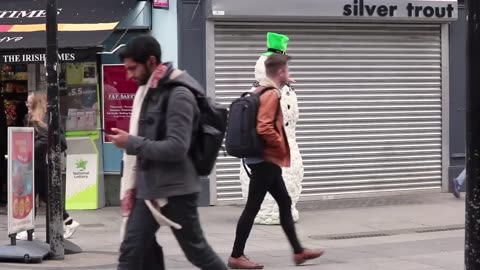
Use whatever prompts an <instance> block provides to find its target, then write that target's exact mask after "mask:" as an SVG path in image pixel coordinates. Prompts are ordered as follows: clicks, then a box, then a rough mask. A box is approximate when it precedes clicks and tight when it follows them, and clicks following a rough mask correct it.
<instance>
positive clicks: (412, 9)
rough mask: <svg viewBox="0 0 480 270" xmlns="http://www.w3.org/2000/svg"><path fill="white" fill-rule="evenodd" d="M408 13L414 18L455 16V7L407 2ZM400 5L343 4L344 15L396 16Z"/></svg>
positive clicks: (355, 2) (362, 0)
mask: <svg viewBox="0 0 480 270" xmlns="http://www.w3.org/2000/svg"><path fill="white" fill-rule="evenodd" d="M404 8H405V11H406V15H407V16H408V17H413V18H453V17H454V11H455V7H454V6H453V5H452V4H448V5H444V6H430V5H416V4H413V3H407V4H406V6H405V7H404ZM398 10H399V7H398V5H378V4H367V3H366V1H364V0H354V1H353V4H347V5H345V6H343V15H344V16H366V17H396V15H397V11H398Z"/></svg>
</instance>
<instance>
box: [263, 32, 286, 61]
mask: <svg viewBox="0 0 480 270" xmlns="http://www.w3.org/2000/svg"><path fill="white" fill-rule="evenodd" d="M289 40H290V39H289V38H288V37H287V36H285V35H282V34H277V33H272V32H268V33H267V49H268V51H267V52H266V53H264V54H263V55H264V56H270V55H272V54H274V53H281V54H285V53H286V52H287V46H288V41H289Z"/></svg>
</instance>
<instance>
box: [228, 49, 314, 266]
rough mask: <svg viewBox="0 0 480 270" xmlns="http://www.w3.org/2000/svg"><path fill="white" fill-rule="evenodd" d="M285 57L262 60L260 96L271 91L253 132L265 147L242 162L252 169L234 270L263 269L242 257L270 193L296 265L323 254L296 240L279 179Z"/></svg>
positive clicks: (285, 151)
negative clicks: (262, 77)
mask: <svg viewBox="0 0 480 270" xmlns="http://www.w3.org/2000/svg"><path fill="white" fill-rule="evenodd" d="M289 60H290V57H289V56H287V55H285V54H273V55H271V56H269V57H268V58H267V59H266V61H265V71H266V75H267V78H264V79H263V80H261V81H260V82H259V84H260V87H259V88H258V89H257V90H255V92H257V93H259V92H261V91H262V90H264V89H266V88H272V87H273V88H274V89H272V90H268V91H266V92H264V93H263V94H262V95H261V96H260V106H259V108H258V113H257V125H256V131H257V133H258V135H260V137H262V139H263V141H264V143H265V145H264V150H263V155H262V156H259V157H253V158H246V159H245V163H246V164H247V166H248V167H249V168H250V170H251V177H250V186H249V192H248V199H247V203H246V206H245V209H244V210H243V213H242V215H241V216H240V219H239V221H238V224H237V232H236V237H235V243H234V246H233V251H232V254H231V257H230V258H229V260H228V266H229V267H230V268H233V269H263V267H264V266H263V265H262V264H259V263H255V262H253V261H250V260H249V259H248V258H247V257H246V256H245V254H244V249H245V245H246V242H247V239H248V236H249V234H250V232H251V230H252V226H253V222H254V219H255V216H256V215H257V213H258V211H259V210H260V206H261V204H262V202H263V200H264V198H265V195H266V194H267V192H269V193H270V194H271V195H272V197H273V198H274V199H275V201H276V202H277V204H278V207H279V210H280V211H279V212H280V223H281V225H282V228H283V230H284V232H285V234H286V235H287V238H288V240H289V242H290V244H291V246H292V248H293V251H294V256H293V259H294V262H295V264H297V265H300V264H303V263H304V262H305V261H307V260H311V259H315V258H318V257H320V256H321V255H322V254H323V251H322V250H309V249H304V248H303V247H302V246H301V244H300V242H299V240H298V237H297V233H296V231H295V225H294V222H293V218H292V212H291V206H292V200H291V198H290V195H289V194H288V191H287V189H286V187H285V182H284V181H283V178H282V168H281V167H288V166H290V149H289V144H288V140H287V138H286V135H285V130H284V128H283V115H282V112H281V110H280V109H279V106H280V98H281V92H280V90H279V89H281V88H282V87H283V86H285V85H286V84H287V83H288V82H289V72H288V61H289Z"/></svg>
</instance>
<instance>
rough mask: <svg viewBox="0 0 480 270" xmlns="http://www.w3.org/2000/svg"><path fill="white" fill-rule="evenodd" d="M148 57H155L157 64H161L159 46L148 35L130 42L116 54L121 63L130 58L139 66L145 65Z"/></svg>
mask: <svg viewBox="0 0 480 270" xmlns="http://www.w3.org/2000/svg"><path fill="white" fill-rule="evenodd" d="M150 56H155V58H156V59H157V64H160V63H161V62H162V49H161V48H160V44H159V43H158V41H157V40H156V39H155V38H154V37H152V36H149V35H142V36H139V37H136V38H134V39H132V40H130V41H129V42H128V43H127V45H125V47H124V48H123V49H122V50H121V51H120V53H119V54H118V57H119V58H120V61H122V62H123V61H124V60H125V59H126V58H130V59H132V60H133V61H135V62H137V63H140V64H146V63H147V60H148V58H149V57H150Z"/></svg>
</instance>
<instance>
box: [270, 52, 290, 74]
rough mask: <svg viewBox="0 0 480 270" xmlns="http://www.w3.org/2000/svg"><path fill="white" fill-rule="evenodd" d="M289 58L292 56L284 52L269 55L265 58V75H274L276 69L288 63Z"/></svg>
mask: <svg viewBox="0 0 480 270" xmlns="http://www.w3.org/2000/svg"><path fill="white" fill-rule="evenodd" d="M290 59H292V58H291V57H290V56H288V55H286V54H272V55H270V56H269V57H268V58H267V60H265V72H266V73H267V76H273V75H275V74H276V73H277V72H278V70H280V69H282V68H284V67H285V66H286V65H287V64H288V61H290Z"/></svg>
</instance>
